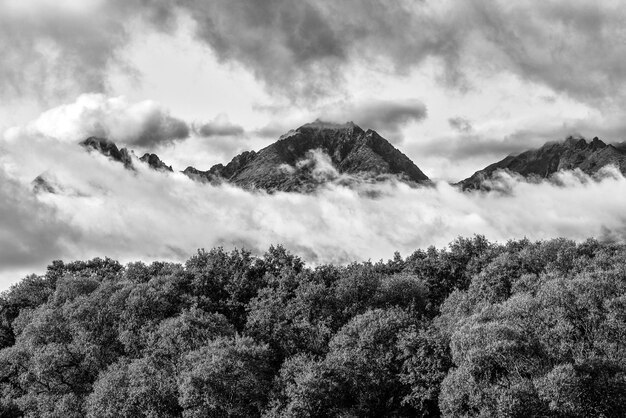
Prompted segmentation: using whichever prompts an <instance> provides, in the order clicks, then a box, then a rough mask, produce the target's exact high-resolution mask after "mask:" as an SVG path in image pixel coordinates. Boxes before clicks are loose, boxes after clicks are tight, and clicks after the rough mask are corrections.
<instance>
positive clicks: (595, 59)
mask: <svg viewBox="0 0 626 418" xmlns="http://www.w3.org/2000/svg"><path fill="white" fill-rule="evenodd" d="M181 14H184V15H186V16H188V17H189V18H190V19H191V21H192V22H193V25H194V32H195V35H196V39H197V40H198V41H200V42H202V43H203V44H205V45H207V46H209V47H210V48H211V50H212V51H213V53H214V54H215V55H216V56H217V58H218V59H220V60H221V61H223V62H235V63H238V64H241V65H243V66H244V67H245V68H247V69H249V70H250V71H251V72H253V73H254V74H255V75H256V76H257V78H258V79H259V80H262V81H263V82H265V84H266V85H267V86H268V90H270V91H272V92H277V93H281V94H287V95H288V96H290V97H292V98H293V99H296V100H300V99H304V100H310V99H311V98H315V97H319V96H320V95H323V94H327V93H328V92H332V91H334V90H336V89H338V88H342V86H343V82H344V81H345V79H346V75H345V74H346V68H348V67H349V66H351V65H357V66H362V65H368V66H372V67H377V66H383V67H384V68H390V70H391V71H395V72H399V73H406V72H408V71H409V70H410V69H412V68H414V67H416V66H418V65H420V64H421V63H423V62H424V61H425V60H428V59H434V60H436V61H437V62H439V63H441V66H440V67H441V72H440V74H439V78H440V79H441V80H443V81H444V82H446V83H447V84H450V85H454V86H457V87H464V86H465V87H467V75H468V73H470V72H471V73H476V74H478V76H479V77H487V76H488V75H489V74H490V73H492V72H494V71H505V72H511V73H514V74H516V75H518V76H520V77H521V78H522V79H525V80H529V81H532V82H538V83H541V84H544V85H547V86H549V87H550V88H552V89H553V90H555V91H557V92H564V93H566V94H569V95H570V96H572V97H575V98H577V99H580V100H590V101H597V100H602V101H607V100H609V101H615V100H618V101H620V100H621V101H623V100H624V96H625V95H626V88H625V87H624V86H625V85H626V83H625V82H624V81H626V80H625V78H626V62H625V61H624V60H623V59H622V57H623V56H624V55H625V53H626V43H624V34H623V22H624V19H625V18H626V10H624V8H623V7H622V5H621V4H620V2H614V1H608V2H588V1H584V0H576V1H566V0H557V1H551V2H542V3H540V4H537V2H534V1H531V0H523V1H517V2H510V1H504V0H498V1H486V0H471V1H467V2H456V1H451V0H449V1H441V2H414V1H408V0H407V1H395V2H391V3H389V2H380V1H374V0H368V1H361V0H345V1H341V2H336V1H333V0H316V1H312V0H310V1H300V2H295V3H294V2H292V1H289V0H271V1H265V2H258V1H254V0H215V1H203V0H185V1H182V0H171V1H154V2H146V1H141V0H124V1H121V0H115V1H108V2H104V1H99V0H87V1H82V2H73V1H69V0H64V1H51V0H36V1H29V2H19V1H13V0H6V1H3V2H1V3H0V51H2V56H3V60H2V62H1V63H0V76H1V77H0V79H1V80H2V84H1V86H0V89H1V90H0V91H1V92H3V93H5V94H8V93H9V92H11V91H12V92H14V93H20V94H23V93H24V91H29V92H41V93H42V94H44V95H50V94H52V95H54V94H66V92H68V91H69V92H73V94H75V93H76V92H77V90H78V91H85V90H89V91H93V90H96V91H102V90H103V89H105V88H106V80H107V71H108V70H109V69H110V68H111V67H112V66H113V65H117V66H122V65H123V63H121V62H120V51H121V50H123V47H124V46H125V45H126V44H127V43H128V41H129V39H130V38H131V34H132V33H133V31H132V28H133V23H134V22H136V21H137V20H139V19H141V20H143V21H144V23H147V24H148V25H149V26H150V27H152V28H153V30H158V31H164V32H172V31H173V30H174V29H175V28H176V22H177V19H176V17H177V16H179V15H181Z"/></svg>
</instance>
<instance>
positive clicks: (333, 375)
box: [0, 236, 626, 417]
mask: <svg viewBox="0 0 626 418" xmlns="http://www.w3.org/2000/svg"><path fill="white" fill-rule="evenodd" d="M625 337H626V245H623V244H615V243H611V242H599V241H597V240H593V239H590V240H587V241H585V242H580V243H576V242H574V241H570V240H565V239H553V240H549V241H541V242H531V241H529V240H517V241H509V242H506V243H492V242H489V241H487V240H486V239H485V238H484V237H482V236H474V237H472V238H458V239H456V240H455V241H454V242H452V243H451V244H450V245H449V246H448V247H447V248H445V249H436V248H434V247H431V248H428V249H425V250H417V251H415V252H414V253H413V254H411V255H409V256H408V257H406V258H403V257H401V256H400V255H399V254H396V256H395V257H394V259H393V260H389V261H387V262H383V261H380V262H364V263H353V264H350V265H347V266H336V265H319V266H316V267H312V266H307V265H306V264H305V263H304V262H303V261H302V260H301V259H300V258H299V257H298V255H297V254H293V253H291V252H289V251H287V250H286V249H285V248H283V247H281V246H276V247H270V248H269V249H268V251H267V252H266V253H265V254H264V255H263V256H262V257H255V256H253V255H252V254H250V253H249V252H246V251H244V250H233V251H230V252H229V251H225V250H224V249H222V248H214V249H212V250H210V251H205V250H199V251H198V252H197V253H196V254H195V255H193V256H192V257H191V258H189V259H188V260H187V261H186V262H185V263H184V264H183V265H181V264H174V263H165V262H154V263H152V264H150V265H146V264H144V263H141V262H137V263H131V264H128V265H126V266H123V265H121V264H120V263H118V262H116V261H114V260H111V259H99V258H96V259H93V260H89V261H76V262H70V263H67V262H62V261H55V262H53V263H52V264H51V265H50V266H49V267H48V269H47V272H46V273H45V274H44V275H41V276H36V275H32V276H29V277H26V278H24V279H23V280H22V281H20V282H19V283H17V284H16V285H14V286H13V287H11V288H10V289H9V290H8V291H6V292H4V293H3V294H2V296H1V298H0V346H1V347H2V349H1V350H0V396H1V397H0V416H4V417H84V416H87V417H207V416H211V417H254V416H263V417H326V416H337V417H357V416H359V417H361V416H364V417H366V416H372V417H374V416H429V417H432V416H447V417H462V416H465V417H471V416H476V417H478V416H480V417H486V416H499V417H527V416H543V417H589V416H598V417H615V416H622V415H623V411H624V410H625V409H626V344H625V343H624V341H626V339H625Z"/></svg>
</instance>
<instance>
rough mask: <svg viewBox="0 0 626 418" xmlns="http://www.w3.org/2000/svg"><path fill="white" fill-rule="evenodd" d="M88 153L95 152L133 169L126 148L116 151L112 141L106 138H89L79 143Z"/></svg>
mask: <svg viewBox="0 0 626 418" xmlns="http://www.w3.org/2000/svg"><path fill="white" fill-rule="evenodd" d="M80 145H82V146H83V147H85V148H86V149H87V150H89V151H97V152H99V153H101V154H102V155H105V156H107V157H109V158H111V159H112V160H114V161H117V162H120V163H122V164H124V166H125V167H126V168H129V169H132V168H133V160H132V158H131V155H130V152H129V151H128V149H126V148H122V149H118V148H117V145H115V143H114V142H113V141H110V140H108V139H106V138H97V137H95V136H91V137H89V138H87V139H85V140H84V141H82V142H81V143H80Z"/></svg>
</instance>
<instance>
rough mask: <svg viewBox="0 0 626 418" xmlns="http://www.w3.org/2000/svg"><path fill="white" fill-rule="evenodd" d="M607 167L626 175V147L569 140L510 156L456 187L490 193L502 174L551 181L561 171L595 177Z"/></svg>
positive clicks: (595, 140)
mask: <svg viewBox="0 0 626 418" xmlns="http://www.w3.org/2000/svg"><path fill="white" fill-rule="evenodd" d="M607 165H614V166H616V167H617V168H618V169H619V170H620V171H621V172H622V173H624V174H626V143H621V144H616V145H611V144H605V143H604V142H602V141H601V140H599V139H598V138H597V137H595V138H593V140H592V141H590V142H587V141H586V140H585V139H584V138H574V137H571V136H570V137H568V138H567V139H566V140H565V141H564V142H548V143H547V144H545V145H544V146H542V147H541V148H538V149H533V150H529V151H525V152H522V153H521V154H518V155H509V156H508V157H506V158H504V159H503V160H501V161H498V162H497V163H495V164H491V165H490V166H487V167H486V168H484V169H482V170H479V171H477V172H475V173H474V174H473V175H472V176H471V177H469V178H467V179H465V180H463V181H461V182H459V183H457V185H459V186H461V187H462V188H463V190H477V189H483V190H484V189H488V188H489V187H488V186H487V185H486V184H485V181H486V180H489V179H491V178H493V175H494V174H495V173H496V172H497V171H499V170H506V171H509V172H512V173H517V174H521V175H522V176H524V177H527V178H533V177H534V178H549V177H550V176H552V175H553V174H554V173H556V172H558V171H561V170H574V169H577V168H578V169H580V170H581V171H583V172H584V173H586V174H589V175H592V174H595V173H597V172H598V171H599V170H600V169H601V168H603V167H605V166H607Z"/></svg>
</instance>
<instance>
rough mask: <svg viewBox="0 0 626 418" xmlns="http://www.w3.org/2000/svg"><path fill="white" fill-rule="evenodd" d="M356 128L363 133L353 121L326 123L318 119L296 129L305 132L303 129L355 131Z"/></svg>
mask: <svg viewBox="0 0 626 418" xmlns="http://www.w3.org/2000/svg"><path fill="white" fill-rule="evenodd" d="M355 128H357V129H358V130H360V131H362V129H361V128H360V127H359V126H358V125H357V124H355V123H354V122H352V121H348V122H346V123H335V122H330V121H324V120H322V119H319V118H318V119H315V120H314V121H313V122H309V123H305V124H304V125H302V126H301V127H299V128H298V129H296V131H299V130H303V129H319V130H322V129H332V130H346V129H355Z"/></svg>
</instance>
